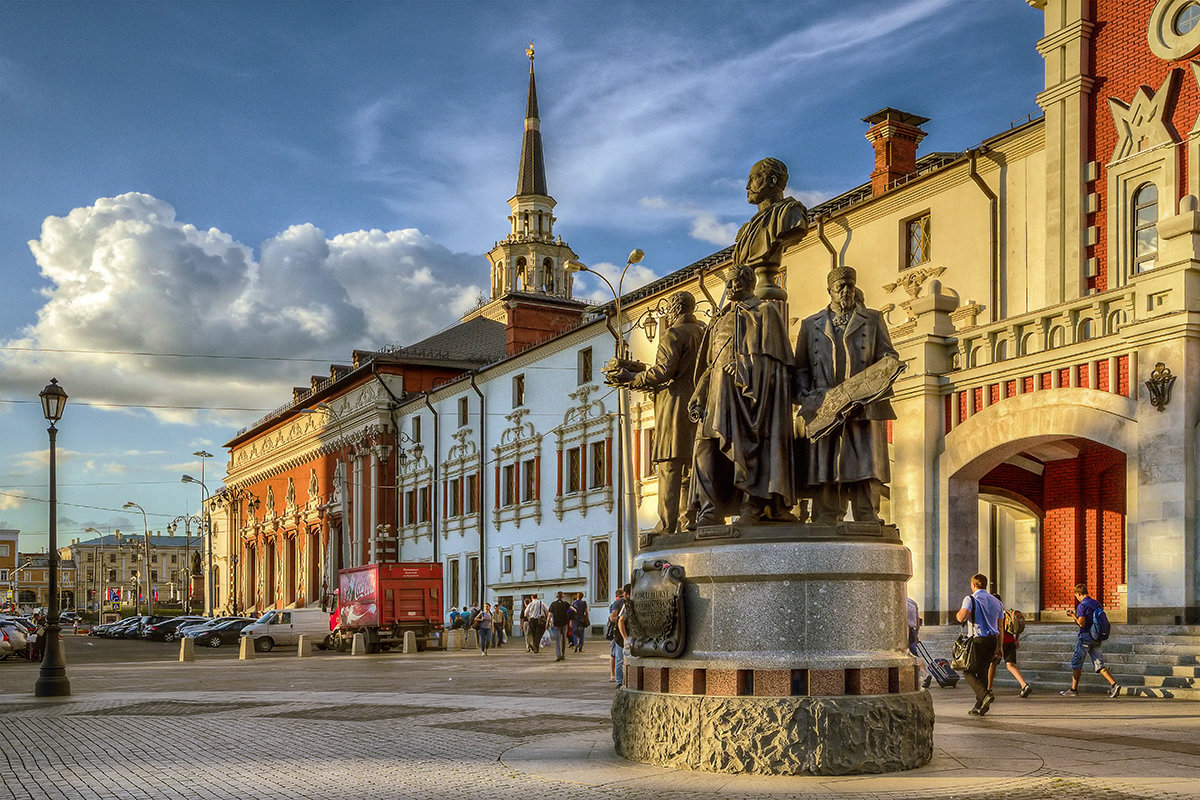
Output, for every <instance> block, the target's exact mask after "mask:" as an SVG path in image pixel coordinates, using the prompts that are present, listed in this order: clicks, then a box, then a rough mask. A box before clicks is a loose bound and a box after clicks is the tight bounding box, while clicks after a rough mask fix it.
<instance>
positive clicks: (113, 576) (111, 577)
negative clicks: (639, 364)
mask: <svg viewBox="0 0 1200 800" xmlns="http://www.w3.org/2000/svg"><path fill="white" fill-rule="evenodd" d="M108 580H109V582H110V583H112V582H115V581H116V580H117V571H116V570H115V569H110V570H109V571H108Z"/></svg>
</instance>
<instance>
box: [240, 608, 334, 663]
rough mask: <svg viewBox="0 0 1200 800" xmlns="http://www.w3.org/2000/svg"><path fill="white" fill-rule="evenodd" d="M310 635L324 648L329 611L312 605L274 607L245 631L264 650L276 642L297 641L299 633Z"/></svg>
mask: <svg viewBox="0 0 1200 800" xmlns="http://www.w3.org/2000/svg"><path fill="white" fill-rule="evenodd" d="M301 634H303V635H305V636H307V637H308V640H309V641H310V642H313V643H314V644H316V645H317V647H318V648H319V649H321V650H324V649H325V646H326V643H327V640H328V636H329V612H328V611H322V610H321V607H320V606H314V607H312V608H280V609H271V610H270V611H268V612H267V613H265V614H263V615H262V616H261V617H259V618H258V619H257V620H255V621H254V623H253V624H251V625H250V626H248V627H247V628H245V629H244V630H243V631H242V636H249V637H250V638H251V639H253V640H254V649H255V650H257V651H258V652H260V653H265V652H267V651H268V650H270V649H271V648H273V647H275V646H276V645H279V646H286V645H294V644H296V642H297V641H298V640H299V638H300V635H301Z"/></svg>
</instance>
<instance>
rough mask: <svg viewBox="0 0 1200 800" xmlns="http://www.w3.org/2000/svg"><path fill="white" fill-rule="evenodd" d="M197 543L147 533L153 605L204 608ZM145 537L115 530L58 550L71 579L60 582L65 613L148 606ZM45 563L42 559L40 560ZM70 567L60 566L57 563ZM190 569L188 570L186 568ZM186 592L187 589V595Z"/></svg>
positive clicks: (187, 539) (76, 540) (192, 540)
mask: <svg viewBox="0 0 1200 800" xmlns="http://www.w3.org/2000/svg"><path fill="white" fill-rule="evenodd" d="M200 547H201V538H200V537H199V536H193V537H191V538H188V537H184V536H163V535H160V534H157V533H155V532H151V533H150V558H149V565H148V568H149V570H150V592H151V600H152V601H153V602H154V603H155V604H156V605H157V604H160V603H161V604H162V605H174V606H180V607H182V606H183V605H184V598H185V597H187V596H189V594H190V596H191V598H192V606H193V607H201V608H202V607H203V604H204V594H203V586H202V584H201V581H200V577H199V576H200V575H201V574H202V573H201V565H202V562H201V559H200ZM144 550H145V535H144V534H138V533H131V534H123V533H121V532H120V531H114V532H113V533H111V534H105V535H103V536H98V537H96V538H93V539H88V540H86V541H80V540H78V539H75V540H72V542H71V544H70V545H68V546H67V547H63V548H60V549H59V553H60V558H62V559H68V560H69V563H70V564H71V571H70V575H69V580H68V578H67V577H66V576H64V577H63V578H60V582H59V586H60V587H61V590H62V594H63V598H64V600H63V608H64V609H66V608H79V609H86V610H87V611H97V610H101V609H120V608H135V607H137V606H138V605H141V606H142V607H143V608H145V604H146V574H145V572H144V570H145V569H146V568H147V564H146V557H145V553H144ZM43 558H44V556H43ZM65 563H68V562H67V561H62V562H60V564H65ZM189 564H190V567H189ZM189 587H191V588H190V590H189Z"/></svg>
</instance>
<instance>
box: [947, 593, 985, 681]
mask: <svg viewBox="0 0 1200 800" xmlns="http://www.w3.org/2000/svg"><path fill="white" fill-rule="evenodd" d="M970 624H971V625H974V624H975V598H974V597H972V598H971V621H970ZM967 626H968V623H966V622H964V623H963V631H962V633H960V634H959V635H958V638H957V639H955V640H954V646H953V647H952V648H951V650H950V666H951V667H953V668H954V669H958V670H963V671H964V672H973V671H974V670H975V667H977V666H978V664H977V663H976V662H977V659H978V656H977V655H976V652H975V633H974V632H973V631H972V632H970V633H968V630H969V629H968V627H967Z"/></svg>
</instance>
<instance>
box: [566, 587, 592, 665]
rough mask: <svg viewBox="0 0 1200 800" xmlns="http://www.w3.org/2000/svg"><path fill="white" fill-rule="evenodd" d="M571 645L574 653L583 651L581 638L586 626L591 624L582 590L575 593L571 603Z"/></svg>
mask: <svg viewBox="0 0 1200 800" xmlns="http://www.w3.org/2000/svg"><path fill="white" fill-rule="evenodd" d="M571 610H572V611H573V612H574V613H573V614H571V646H572V647H574V648H575V652H576V653H582V652H583V638H584V634H585V633H586V631H587V629H588V627H589V626H590V625H591V624H592V620H591V618H590V617H589V616H588V604H587V601H586V600H584V599H583V592H576V593H575V601H574V602H573V603H571Z"/></svg>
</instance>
